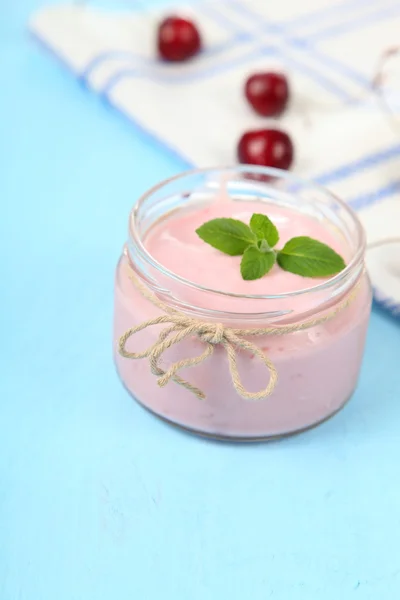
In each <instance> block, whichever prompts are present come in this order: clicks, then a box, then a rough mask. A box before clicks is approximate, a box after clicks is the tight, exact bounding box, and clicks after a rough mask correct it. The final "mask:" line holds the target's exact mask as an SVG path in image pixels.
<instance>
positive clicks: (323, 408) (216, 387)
mask: <svg viewBox="0 0 400 600" xmlns="http://www.w3.org/2000/svg"><path fill="white" fill-rule="evenodd" d="M217 192H219V193H224V194H226V193H227V194H228V195H229V197H230V198H231V199H232V200H233V201H238V202H246V201H254V200H255V199H257V201H260V202H266V203H267V204H269V205H271V203H272V204H278V205H281V206H283V207H286V208H292V209H293V210H295V211H300V212H303V213H306V214H307V215H310V216H313V217H315V219H318V220H320V221H321V222H323V224H324V226H325V225H326V227H329V228H330V230H331V232H333V233H334V235H335V236H337V237H338V238H340V241H341V243H342V244H343V246H344V247H345V248H346V253H347V254H346V257H347V259H348V260H347V266H346V268H345V269H344V270H343V271H342V272H340V273H339V274H337V275H335V276H334V277H331V278H329V279H326V280H323V281H321V280H317V281H316V283H315V285H314V286H313V287H310V288H307V289H302V290H300V291H295V292H289V293H284V294H281V295H276V294H275V295H270V296H269V295H262V296H255V295H251V296H250V295H243V294H235V293H234V291H232V292H226V291H221V290H217V289H208V288H206V287H203V286H200V285H198V284H196V282H195V274H194V276H193V279H194V281H189V280H186V279H183V278H182V277H179V276H178V275H177V274H175V273H173V272H171V271H168V270H167V269H166V268H165V267H163V265H161V264H160V263H159V262H157V261H156V260H155V259H154V257H153V256H151V254H150V253H149V252H148V250H147V249H146V246H145V244H144V239H145V237H146V233H147V232H148V231H149V229H150V227H152V225H154V223H156V222H158V221H159V220H160V219H163V218H165V217H166V216H167V215H169V214H170V213H171V211H185V210H187V209H189V208H191V207H193V206H195V205H196V204H198V203H201V202H204V201H207V200H209V201H212V199H213V198H214V197H215V194H216V193H217ZM364 252H365V237H364V232H363V229H362V226H361V224H360V222H359V220H358V218H357V216H356V215H355V214H354V212H353V211H352V210H351V209H350V208H349V207H348V206H347V205H346V204H345V203H343V202H342V201H341V200H338V199H337V198H336V197H335V196H333V195H332V194H331V193H330V192H328V191H326V190H324V189H322V188H320V187H318V186H316V185H314V184H312V183H307V182H304V181H302V180H299V179H298V178H297V177H295V176H293V175H292V174H289V173H287V172H284V171H278V170H275V169H265V168H262V167H250V166H236V167H232V168H226V169H204V170H199V171H193V172H188V173H184V174H182V175H179V176H177V177H174V178H172V179H169V180H167V181H165V182H163V183H161V184H159V185H157V186H155V187H154V188H153V189H151V190H150V191H149V192H148V193H146V194H145V195H144V196H143V197H142V198H140V199H139V200H138V202H137V203H136V205H135V206H134V208H133V210H132V213H131V215H130V219H129V238H128V242H127V243H126V245H125V247H124V251H123V254H122V257H121V259H120V261H119V264H118V267H117V273H116V284H115V319H114V340H115V347H114V353H115V354H114V356H115V363H116V366H117V370H118V373H119V376H120V378H121V380H122V382H123V384H124V385H125V387H126V388H127V390H128V391H129V392H130V393H131V394H132V396H133V397H134V398H135V399H136V400H137V401H138V402H139V403H140V404H141V405H143V406H144V407H145V408H147V409H149V410H150V411H151V412H153V413H155V414H156V415H158V416H159V417H162V418H163V419H165V420H166V421H169V422H170V423H173V424H175V425H179V426H181V427H183V428H185V429H188V430H191V431H193V432H196V433H199V434H203V435H207V436H211V437H215V438H226V439H236V440H257V439H267V438H271V437H277V436H282V435H287V434H292V433H294V432H298V431H301V430H304V429H307V428H309V427H312V426H314V425H316V424H318V423H320V422H322V421H324V420H325V419H327V418H328V417H330V416H331V415H333V414H335V413H336V412H337V411H338V410H340V409H341V408H342V407H343V405H344V404H345V403H346V402H347V401H348V400H349V398H350V397H351V395H352V393H353V391H354V389H355V387H356V384H357V379H358V375H359V371H360V366H361V361H362V356H363V351H364V344H365V337H366V331H367V326H368V319H369V314H370V307H371V287H370V284H369V280H368V277H367V275H366V273H365V269H364ZM300 297H301V301H300V302H299V298H300ZM171 314H172V315H173V316H175V317H176V316H177V315H178V319H191V320H193V319H194V322H195V323H196V324H197V323H202V324H206V325H207V324H208V325H209V326H210V328H211V331H212V332H217V331H220V332H221V326H222V327H223V328H224V329H227V328H228V329H229V331H232V329H233V330H235V331H239V334H240V339H244V340H245V341H247V342H249V343H251V344H254V345H256V347H257V349H258V352H254V351H253V352H252V351H249V350H248V348H239V347H235V348H234V351H235V355H236V359H237V368H238V373H237V375H239V376H240V378H241V383H242V385H243V389H245V390H247V391H248V396H251V395H252V394H255V393H256V392H258V391H260V389H262V388H266V387H267V386H268V385H269V388H270V389H269V390H268V393H269V392H271V390H272V393H270V394H269V395H267V394H265V395H264V396H263V397H261V398H257V399H254V398H249V397H242V395H241V394H240V393H238V391H237V388H235V386H234V384H233V381H232V373H231V371H230V368H229V360H228V353H227V348H226V346H224V344H223V343H221V337H220V336H218V335H214V334H212V335H211V334H210V335H208V338H207V339H206V338H205V337H204V336H203V337H202V335H198V334H197V333H196V332H194V333H193V335H189V336H186V337H185V336H184V339H182V340H181V341H179V342H177V343H174V344H172V345H171V346H170V347H169V348H167V349H165V348H164V349H163V351H162V352H160V353H159V354H158V355H157V360H156V359H155V356H154V352H153V355H152V357H153V363H152V367H151V365H150V362H151V360H150V361H149V357H142V358H137V359H136V360H133V359H132V354H133V353H141V352H144V351H145V349H147V348H149V347H153V350H154V348H155V345H157V344H159V342H160V340H159V335H160V331H161V330H163V329H165V328H166V327H167V328H168V327H171V328H172V327H174V323H172V325H171V323H169V321H168V319H169V317H170V316H171ZM157 317H165V319H161V320H163V321H165V322H163V323H157V324H153V325H148V326H144V328H143V329H142V330H141V331H136V332H135V335H132V336H130V333H132V332H129V330H130V329H131V328H136V327H137V326H139V325H140V324H142V323H144V324H145V325H146V322H147V321H149V320H152V319H155V318H157ZM191 322H192V321H191ZM183 323H185V322H184V321H183ZM175 325H176V323H175ZM217 325H218V327H219V329H218V327H216V326H217ZM260 329H261V330H265V329H266V330H267V332H264V333H262V334H261V335H260V334H258V335H256V336H253V335H252V333H254V332H255V331H259V330H260ZM243 330H247V333H246V334H244V335H243V333H242V332H243ZM253 330H254V331H253ZM271 330H272V332H271ZM203 331H204V329H203ZM175 333H176V328H175V329H174V332H173V333H172V334H170V335H174V334H175ZM247 334H250V335H247ZM168 337H170V336H168V335H166V336H165V338H164V339H168ZM128 338H129V339H128ZM210 346H213V347H212V348H211V349H210ZM207 349H210V352H209V355H207V358H206V359H205V360H204V361H203V362H201V363H199V364H197V363H196V364H193V365H191V366H190V368H189V367H186V368H184V365H183V368H181V370H180V371H179V375H178V374H176V375H178V376H179V377H182V378H183V379H184V380H185V381H187V382H189V387H190V386H192V387H193V389H188V387H185V386H184V385H180V384H179V383H180V382H179V380H176V379H174V378H173V377H172V378H171V379H170V380H169V381H167V382H166V381H165V378H164V380H163V381H161V380H162V379H163V378H162V376H161V375H162V374H163V373H165V371H168V368H169V367H170V365H172V364H175V363H176V362H177V361H184V360H187V359H190V358H194V357H196V356H199V354H201V353H202V352H204V351H205V350H207ZM157 352H158V351H157V349H156V350H155V353H156V354H157ZM207 352H208V350H207ZM261 353H262V354H261ZM260 355H261V357H262V356H264V357H265V360H264V361H263V360H262V359H260ZM152 357H151V356H150V359H151V358H152ZM157 361H158V362H157ZM160 361H161V362H160ZM160 365H162V366H161V367H160ZM152 371H153V372H152ZM154 373H155V374H154ZM275 373H276V375H277V381H276V382H275V380H274V381H273V380H272V379H274V378H275ZM160 376H161V377H160ZM271 378H272V379H271ZM196 389H197V391H201V392H202V393H204V397H202V398H200V397H199V394H197V395H196V392H193V390H196Z"/></svg>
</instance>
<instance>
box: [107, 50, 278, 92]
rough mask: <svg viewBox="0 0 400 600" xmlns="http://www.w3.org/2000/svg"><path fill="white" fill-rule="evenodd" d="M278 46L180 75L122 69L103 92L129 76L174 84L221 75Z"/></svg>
mask: <svg viewBox="0 0 400 600" xmlns="http://www.w3.org/2000/svg"><path fill="white" fill-rule="evenodd" d="M276 51H277V50H276V48H274V47H273V46H270V47H268V48H267V47H266V48H256V49H252V50H251V51H250V52H248V53H246V54H243V55H242V56H240V57H235V58H233V59H231V60H228V61H226V62H224V63H221V64H216V65H214V66H213V67H210V68H209V69H207V70H203V71H199V72H197V73H187V74H184V75H180V76H174V77H173V78H172V77H171V75H170V74H168V73H166V74H163V73H149V72H146V71H141V70H140V69H131V68H127V69H120V70H119V71H117V72H116V73H114V74H113V75H111V76H110V78H109V79H108V80H107V82H106V83H105V86H104V88H103V91H102V92H101V93H103V94H106V95H107V94H109V93H110V92H111V90H112V88H114V87H115V86H116V85H118V84H119V83H120V82H121V81H123V80H124V79H126V78H128V77H145V78H146V77H148V78H151V80H152V81H155V82H157V81H161V82H164V83H169V84H171V83H173V84H185V83H190V82H191V81H201V80H202V79H204V78H208V77H213V76H215V75H219V74H220V73H223V72H224V71H229V70H230V69H233V68H235V67H237V66H238V65H240V64H243V63H246V62H247V61H249V60H251V59H253V58H259V57H261V56H263V55H264V54H268V55H269V56H274V55H275V54H276Z"/></svg>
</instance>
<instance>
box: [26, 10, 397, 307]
mask: <svg viewBox="0 0 400 600" xmlns="http://www.w3.org/2000/svg"><path fill="white" fill-rule="evenodd" d="M168 12H170V11H167V10H165V8H164V9H163V10H162V11H161V10H160V11H151V12H149V11H145V10H143V11H136V10H124V11H122V12H118V11H116V10H110V9H109V10H101V9H99V8H97V9H96V8H95V7H93V6H92V5H88V6H77V5H66V6H56V7H51V8H44V9H42V10H41V11H40V12H39V13H37V14H35V15H34V16H33V17H32V20H31V23H30V28H31V30H32V32H33V33H34V34H35V35H36V36H37V37H39V38H40V39H41V41H42V42H44V43H45V44H46V45H47V46H48V47H49V48H50V49H51V50H52V51H54V53H56V54H57V55H58V57H59V58H61V59H62V60H63V61H64V62H65V63H66V64H67V65H68V67H69V68H70V69H71V70H72V71H73V72H75V73H76V75H77V76H78V77H80V78H82V79H84V80H85V82H86V83H87V84H88V86H89V87H90V88H92V89H93V90H95V91H96V92H98V93H99V94H102V95H103V96H104V97H106V98H107V99H108V100H109V101H110V103H112V104H113V105H114V106H115V107H117V108H118V109H119V110H121V111H122V112H123V113H125V114H126V115H127V116H128V117H129V118H130V119H132V120H133V121H135V122H136V123H137V124H139V125H140V126H141V127H143V128H145V129H146V130H148V131H149V132H150V133H151V134H152V135H153V136H154V137H155V138H156V139H157V140H158V141H160V142H162V144H163V145H164V146H166V147H167V148H169V150H170V151H173V152H175V153H177V154H178V155H180V156H181V157H183V158H184V159H185V161H186V162H187V163H188V165H190V166H193V165H195V166H216V165H219V164H223V165H226V164H231V163H235V162H236V144H237V140H238V139H239V137H240V135H241V133H242V132H244V131H245V130H248V129H252V128H261V127H265V126H268V124H270V123H274V124H275V125H277V126H279V127H282V128H284V129H285V130H286V131H288V132H289V133H290V135H291V137H292V139H293V141H294V145H295V152H296V159H295V165H294V171H295V172H297V173H298V174H300V175H301V176H305V177H308V178H312V179H315V180H317V181H319V182H320V183H322V184H323V185H325V186H327V187H328V188H329V189H331V190H332V191H333V192H335V193H336V194H337V195H338V196H339V197H341V198H343V199H344V200H346V201H347V202H349V203H350V205H351V206H353V207H354V208H355V209H356V210H357V211H359V216H360V218H361V220H362V222H363V224H364V226H365V228H366V231H367V237H368V241H369V242H376V241H378V240H382V239H385V238H396V237H399V238H400V114H398V116H399V119H398V121H396V118H395V117H390V114H389V113H387V112H385V110H383V108H382V106H383V104H382V102H381V101H380V100H378V99H377V96H376V95H374V94H373V93H372V92H371V87H370V83H371V79H372V77H373V76H374V74H375V71H376V68H377V65H378V62H379V59H380V57H381V55H382V53H383V52H385V51H386V50H387V49H388V48H390V47H395V46H396V45H400V36H399V32H400V1H399V0H344V1H343V0H339V1H338V0H333V1H332V0H302V2H297V1H296V0H279V2H273V3H271V2H266V1H265V0H218V2H213V1H211V0H209V1H202V2H198V3H197V4H195V5H193V6H192V7H190V8H188V7H187V6H185V7H184V8H181V9H179V7H178V8H176V7H175V12H179V13H180V14H188V15H189V16H190V17H191V18H193V19H194V20H195V21H196V22H197V23H198V26H199V28H200V30H201V32H202V35H203V38H204V42H205V43H204V47H205V49H204V51H203V52H202V53H201V55H200V56H199V57H197V58H196V59H194V60H192V61H190V62H188V63H184V64H165V63H162V62H160V61H158V60H157V57H156V56H155V32H156V24H157V22H158V21H159V19H160V18H161V16H163V15H165V14H167V13H168ZM399 56H400V55H399ZM388 64H389V63H388ZM399 64H400V58H398V60H397V62H396V59H392V61H391V62H390V64H389V68H388V69H387V71H386V79H385V81H384V85H383V97H384V98H385V102H386V103H387V104H388V105H389V106H390V108H391V110H392V111H393V112H396V110H397V111H399V108H400V93H399V90H400V76H398V73H396V68H397V69H398V65H399ZM270 68H278V69H279V70H284V71H286V72H287V74H288V77H289V82H290V86H291V102H290V106H289V109H288V110H287V111H286V112H285V114H284V115H283V116H282V117H281V118H280V119H279V120H278V121H270V120H268V119H264V118H261V117H259V116H257V115H256V114H255V113H254V112H252V110H251V108H250V107H249V106H248V104H247V103H246V101H245V100H244V96H243V84H244V81H245V79H246V77H247V76H248V75H249V74H252V73H254V72H256V71H258V70H265V69H270ZM396 83H397V90H396ZM394 247H395V250H396V251H397V253H399V248H400V246H399V245H396V244H395V246H394ZM380 248H381V250H380V254H379V256H380V257H381V255H382V252H383V254H385V249H384V250H383V251H382V247H380ZM387 250H388V252H390V254H391V255H392V253H393V246H390V248H389V246H388V248H387ZM379 261H381V262H380V264H382V265H384V264H385V261H384V260H383V262H382V259H381V258H379ZM397 264H399V265H400V256H398V257H397ZM383 268H384V267H383ZM372 271H373V269H372ZM399 273H400V266H399ZM372 277H373V281H376V283H377V285H378V283H379V286H378V287H379V293H378V294H377V297H379V298H378V299H380V301H384V303H385V305H386V307H388V306H389V307H391V309H392V310H393V311H394V312H395V311H397V310H399V312H400V278H399V277H397V278H396V277H394V278H392V279H391V278H388V280H389V281H394V284H390V283H386V284H385V281H386V279H385V278H384V282H383V283H382V277H380V279H379V282H378V281H377V280H376V278H375V277H374V274H373V272H372ZM385 285H386V288H385ZM382 286H383V288H384V289H382ZM387 286H388V287H387ZM382 298H383V300H382Z"/></svg>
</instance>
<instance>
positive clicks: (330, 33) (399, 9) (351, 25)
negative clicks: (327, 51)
mask: <svg viewBox="0 0 400 600" xmlns="http://www.w3.org/2000/svg"><path fill="white" fill-rule="evenodd" d="M399 15H400V4H399V3H398V2H396V4H395V5H393V6H390V7H388V8H386V9H384V10H382V9H381V10H378V11H376V12H373V13H369V14H367V15H364V16H359V15H358V16H357V17H355V18H354V19H352V20H350V21H346V22H344V23H339V24H337V25H333V26H331V27H327V28H326V29H322V30H321V31H319V32H318V33H314V34H310V35H309V36H308V39H310V40H326V39H328V38H330V37H335V36H340V35H343V34H345V33H347V32H349V31H357V30H358V29H361V28H362V27H363V26H364V25H369V24H371V23H375V22H377V21H381V20H384V19H388V18H389V17H394V16H399Z"/></svg>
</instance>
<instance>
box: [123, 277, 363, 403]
mask: <svg viewBox="0 0 400 600" xmlns="http://www.w3.org/2000/svg"><path fill="white" fill-rule="evenodd" d="M128 269H129V271H128V277H129V279H130V280H131V281H132V283H133V285H134V286H135V288H136V289H137V290H138V291H139V292H140V294H141V295H142V296H143V297H144V298H146V300H148V301H149V302H151V303H152V304H153V305H154V306H156V307H157V308H159V309H160V310H161V311H162V312H163V313H164V314H162V315H160V316H159V317H155V318H154V319H149V320H148V321H144V322H143V323H141V324H140V325H137V326H136V327H132V328H131V329H128V330H127V331H126V332H125V333H124V334H123V335H122V336H121V337H120V338H119V353H120V354H121V355H122V356H124V357H125V358H131V359H134V360H137V359H141V358H148V359H149V363H150V368H151V372H152V373H153V375H155V376H156V377H157V378H158V379H157V383H158V385H159V386H160V387H164V386H166V385H167V383H168V382H169V381H170V380H172V381H175V383H177V384H178V385H181V386H183V387H184V388H186V389H187V390H189V391H190V392H192V393H193V394H194V395H195V396H197V397H198V398H199V399H204V398H205V394H204V392H202V391H201V390H200V389H199V388H197V387H195V386H194V385H192V384H191V383H190V382H189V381H186V380H185V379H182V378H181V377H180V376H179V374H178V372H179V371H180V370H181V369H183V368H189V367H194V366H196V365H199V364H201V363H203V362H204V361H205V360H207V359H208V358H209V357H210V356H212V355H213V353H214V349H215V347H216V346H222V347H223V348H224V349H225V352H226V354H227V357H228V364H229V371H230V374H231V378H232V383H233V386H234V388H235V390H236V391H237V393H238V394H239V395H240V396H241V397H242V398H244V399H245V400H261V399H262V398H267V397H268V396H270V395H271V394H272V392H273V391H274V389H275V386H276V384H277V381H278V373H277V370H276V368H275V366H274V364H273V362H272V361H271V360H270V359H269V358H268V356H266V354H265V353H264V352H262V351H261V350H260V348H259V347H258V346H257V345H256V344H254V343H252V342H249V341H248V340H246V339H245V338H246V337H260V336H265V335H285V334H287V333H293V332H295V331H303V330H304V329H309V328H311V327H315V326H316V325H321V324H322V323H326V322H327V321H330V320H331V319H333V318H334V317H336V315H337V314H338V313H340V312H341V311H342V310H344V309H345V308H347V307H348V306H349V305H350V304H351V303H352V302H353V300H354V298H355V297H356V295H357V292H358V288H359V285H360V283H358V284H357V285H356V286H355V287H354V288H353V290H352V291H351V292H350V294H348V295H347V296H346V298H344V299H343V300H342V301H341V302H340V303H339V304H337V305H336V306H335V308H334V309H333V310H332V311H330V312H328V313H326V314H325V315H322V316H320V317H317V318H314V319H309V320H307V321H303V322H300V323H293V324H291V325H281V326H279V327H260V328H257V329H232V328H230V327H225V326H224V325H223V324H222V323H210V322H207V321H200V320H198V319H194V318H192V317H188V316H187V315H185V314H184V313H182V312H180V311H178V310H176V309H174V308H171V307H170V306H168V305H167V304H165V303H164V302H161V300H159V299H158V298H157V297H156V296H155V294H153V293H152V292H151V291H150V290H149V289H148V288H147V287H145V286H144V285H143V284H142V283H141V282H140V281H139V279H138V278H137V277H136V276H135V275H134V273H133V271H132V269H131V268H130V267H128ZM161 324H167V325H168V326H167V327H165V329H163V330H162V331H161V332H160V334H159V336H158V339H157V341H156V342H155V343H154V344H152V345H151V346H149V347H148V348H147V349H146V350H144V351H143V352H128V350H127V349H126V344H127V342H128V340H129V339H130V338H131V337H133V336H134V335H135V334H136V333H138V332H139V331H142V330H143V329H147V328H148V327H152V326H153V325H161ZM190 337H197V338H198V339H199V340H200V341H202V342H204V343H205V345H206V347H205V349H204V352H203V353H202V354H200V356H196V357H194V358H184V359H182V360H179V361H177V362H175V363H173V364H172V365H171V366H170V367H169V368H168V369H167V370H164V369H162V367H161V365H160V360H161V357H162V355H163V354H164V352H165V351H166V350H168V348H171V346H175V345H176V344H179V343H180V342H181V341H182V340H184V339H186V338H190ZM238 350H244V351H246V352H248V353H250V354H251V355H254V356H257V358H259V360H260V361H261V362H262V363H263V364H264V365H265V367H266V368H267V371H268V372H269V375H270V377H269V382H268V385H267V387H266V388H264V389H262V390H260V391H259V392H249V391H247V390H246V389H245V388H244V387H243V384H242V382H241V379H240V376H239V372H238V367H237V360H236V355H237V352H238Z"/></svg>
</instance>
